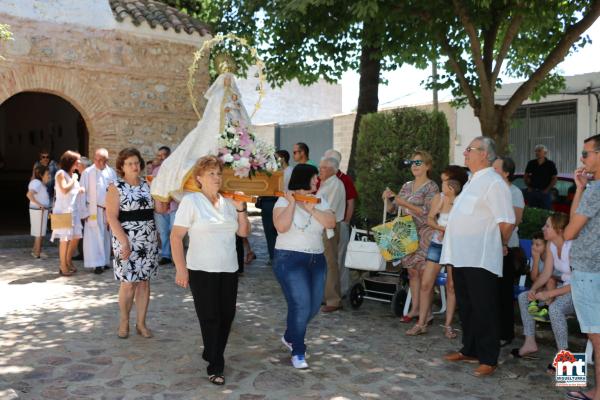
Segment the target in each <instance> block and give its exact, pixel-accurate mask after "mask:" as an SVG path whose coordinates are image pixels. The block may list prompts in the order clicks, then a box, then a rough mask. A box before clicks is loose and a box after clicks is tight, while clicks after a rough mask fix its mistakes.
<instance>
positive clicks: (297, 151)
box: [293, 150, 302, 154]
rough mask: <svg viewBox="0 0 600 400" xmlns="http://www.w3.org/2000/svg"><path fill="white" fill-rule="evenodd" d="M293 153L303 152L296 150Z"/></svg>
mask: <svg viewBox="0 0 600 400" xmlns="http://www.w3.org/2000/svg"><path fill="white" fill-rule="evenodd" d="M293 153H294V154H298V153H302V151H301V150H295V151H293Z"/></svg>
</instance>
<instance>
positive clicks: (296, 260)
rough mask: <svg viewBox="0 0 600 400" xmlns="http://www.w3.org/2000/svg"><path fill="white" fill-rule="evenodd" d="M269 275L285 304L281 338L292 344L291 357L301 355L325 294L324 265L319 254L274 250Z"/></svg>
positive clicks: (323, 258)
mask: <svg viewBox="0 0 600 400" xmlns="http://www.w3.org/2000/svg"><path fill="white" fill-rule="evenodd" d="M273 272H274V273H275V277H276V278H277V281H278V282H279V284H280V285H281V290H282V291H283V295H284V296H285V300H286V301H287V304H288V314H287V329H286V331H285V334H284V336H283V337H284V338H285V340H286V341H287V342H288V343H291V344H292V349H293V350H292V355H293V356H295V355H304V353H306V345H305V344H304V336H305V335H306V327H307V326H308V323H309V322H310V320H311V319H313V318H314V317H315V315H317V314H318V312H319V308H320V307H321V300H323V291H324V290H325V278H326V273H327V263H326V262H325V256H324V255H323V254H309V253H302V252H298V251H289V250H279V249H275V259H274V262H273Z"/></svg>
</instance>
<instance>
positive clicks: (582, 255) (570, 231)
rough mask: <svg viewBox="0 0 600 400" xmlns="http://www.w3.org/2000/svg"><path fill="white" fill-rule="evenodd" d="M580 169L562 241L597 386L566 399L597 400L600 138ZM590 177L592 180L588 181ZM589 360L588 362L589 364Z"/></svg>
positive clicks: (586, 150) (586, 147) (589, 144)
mask: <svg viewBox="0 0 600 400" xmlns="http://www.w3.org/2000/svg"><path fill="white" fill-rule="evenodd" d="M581 162H582V163H583V167H580V168H578V169H576V170H575V174H574V179H575V185H576V190H575V196H574V198H573V204H572V206H571V218H570V221H569V224H568V225H567V227H566V228H565V231H564V238H565V240H573V245H572V247H571V252H570V260H571V268H572V270H573V274H572V275H571V294H572V296H573V305H574V306H575V312H576V313H577V320H578V321H579V326H580V328H581V332H582V333H587V335H588V337H589V339H590V340H591V342H592V346H593V347H594V357H595V363H594V366H595V371H596V387H595V388H592V389H590V390H588V391H587V392H584V391H583V390H581V391H572V392H568V393H567V397H568V398H569V399H595V400H598V399H600V389H598V383H599V382H600V251H598V238H600V135H595V136H592V137H589V138H587V139H586V140H585V141H584V144H583V151H582V152H581ZM591 178H593V180H592V179H591ZM589 361H591V360H588V362H589Z"/></svg>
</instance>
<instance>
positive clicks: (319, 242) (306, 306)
mask: <svg viewBox="0 0 600 400" xmlns="http://www.w3.org/2000/svg"><path fill="white" fill-rule="evenodd" d="M318 172H319V171H318V170H317V168H316V167H313V166H312V165H310V164H298V165H296V167H295V168H294V170H293V171H292V176H291V177H290V182H289V187H288V189H289V190H290V191H289V192H286V195H285V197H281V198H280V199H279V200H277V202H276V203H275V208H274V209H273V223H274V225H275V229H277V233H278V235H277V241H276V242H275V258H274V263H273V272H274V273H275V277H276V278H277V281H278V282H279V285H280V286H281V290H282V292H283V295H284V296H285V299H286V301H287V306H288V311H287V328H286V330H285V333H284V335H283V336H282V338H281V341H282V342H283V344H284V345H285V346H286V347H287V348H288V350H290V351H291V353H292V365H293V366H294V368H299V369H302V368H308V364H307V363H306V360H305V358H304V354H305V352H306V344H305V343H304V336H305V335H306V328H307V326H308V323H309V322H310V321H311V319H313V318H314V317H315V315H317V313H318V312H319V307H320V306H321V300H323V292H324V290H325V277H326V273H327V263H326V261H325V256H324V254H323V252H324V250H325V248H324V245H323V229H325V228H328V229H333V228H334V227H335V214H334V213H333V211H332V210H331V208H330V206H329V204H328V203H327V201H326V200H325V199H324V198H321V202H320V203H319V204H315V203H309V202H302V201H299V200H296V198H295V197H294V195H295V194H298V195H304V196H306V195H310V194H311V193H314V192H315V191H316V189H317V174H318Z"/></svg>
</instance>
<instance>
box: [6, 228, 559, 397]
mask: <svg viewBox="0 0 600 400" xmlns="http://www.w3.org/2000/svg"><path fill="white" fill-rule="evenodd" d="M252 223H253V226H254V231H253V236H252V238H251V242H252V244H253V248H254V250H255V252H257V254H258V259H257V260H255V261H254V262H253V263H252V264H251V265H250V266H249V267H247V269H246V273H245V275H244V276H243V277H242V278H241V280H240V288H239V297H238V310H237V315H236V319H235V322H234V326H233V330H232V334H231V337H230V340H229V344H228V347H227V352H226V370H225V375H226V379H227V384H226V385H225V386H223V387H218V386H214V385H212V384H210V383H209V382H208V381H207V379H206V375H205V367H206V365H205V362H204V361H203V360H202V359H201V357H200V354H201V349H202V339H201V336H200V327H199V324H198V321H197V319H196V316H195V313H194V307H193V303H192V298H191V295H190V292H189V291H188V290H184V289H181V288H178V287H177V286H175V284H174V283H173V279H174V269H173V267H172V266H165V267H161V271H160V274H159V278H158V279H156V280H155V281H153V282H152V300H151V302H150V310H149V315H148V326H149V327H150V328H152V329H153V331H154V333H155V337H154V338H153V339H144V338H142V337H140V336H137V335H135V334H133V335H132V336H130V338H129V339H127V340H122V339H118V338H117V335H116V333H117V326H118V308H117V283H116V282H115V281H114V280H113V277H112V270H111V271H109V272H108V273H104V274H102V275H94V274H92V273H90V272H89V271H84V270H83V268H82V267H81V265H79V267H80V271H79V272H78V273H77V274H76V275H75V276H74V277H59V276H58V274H57V260H56V256H57V252H56V249H55V248H51V249H48V252H49V253H50V256H51V257H50V258H49V259H48V260H39V261H38V260H34V261H32V259H31V258H30V257H29V250H28V249H2V250H0V344H1V346H0V399H3V400H4V399H17V398H18V399H140V400H141V399H155V400H163V399H164V400H167V399H243V400H251V399H252V400H253V399H290V400H291V399H337V400H340V399H363V398H364V399H438V398H439V399H442V398H444V399H445V398H457V399H492V398H499V399H509V398H511V399H512V398H517V399H519V398H522V399H532V398H536V399H538V398H539V399H553V398H562V396H563V393H564V390H562V389H561V388H555V387H554V384H553V377H551V376H548V375H546V374H545V372H544V371H545V366H546V365H547V363H548V362H549V360H550V358H551V357H552V356H553V346H548V345H546V346H542V351H541V354H540V360H538V361H522V360H514V359H511V358H510V357H509V356H508V351H509V349H510V346H509V348H508V349H503V351H502V354H501V363H502V364H501V365H500V367H499V369H498V370H497V372H496V374H495V375H493V376H492V377H488V378H483V379H482V378H475V377H473V376H471V375H470V372H471V370H472V368H473V366H472V365H470V364H450V363H447V362H444V361H443V360H442V358H441V357H442V355H443V354H445V353H446V352H448V351H451V350H456V349H458V345H459V342H458V340H457V339H455V340H453V341H450V340H448V339H446V338H444V337H443V335H442V328H441V327H439V324H441V323H442V320H441V317H439V316H438V317H436V320H435V324H434V325H433V327H431V328H430V333H428V334H427V335H423V336H419V337H414V338H409V337H406V336H405V335H404V331H405V330H406V329H407V328H408V327H409V326H407V325H404V324H401V323H400V322H399V321H398V319H397V318H395V317H393V316H392V314H391V312H390V309H389V306H388V305H383V304H380V303H375V302H369V301H365V303H364V304H363V306H362V307H361V308H360V309H358V310H351V309H350V308H349V307H348V306H347V307H346V308H345V309H344V310H343V311H340V312H337V313H333V314H330V315H323V314H320V315H319V316H318V317H317V318H316V319H315V320H314V321H313V322H312V323H311V325H310V327H309V330H308V333H307V340H308V362H309V364H310V366H311V368H310V370H304V371H298V370H294V369H293V368H292V367H291V365H290V357H289V354H288V353H287V352H286V351H285V349H284V348H283V346H282V345H281V343H280V341H279V338H280V336H281V334H282V331H283V327H284V320H285V311H286V307H285V302H284V300H283V296H282V294H281V291H280V288H279V286H278V285H277V282H276V281H275V279H274V277H273V275H272V272H271V270H270V267H269V266H268V265H267V263H266V249H265V244H264V239H263V237H262V232H261V224H260V219H259V218H257V217H253V218H252ZM133 318H134V316H132V325H131V326H132V329H133V321H134V320H133ZM518 343H520V341H518ZM551 344H552V343H550V345H551Z"/></svg>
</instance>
